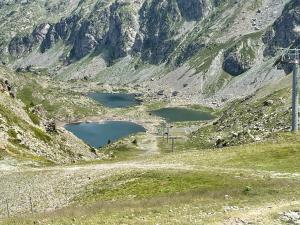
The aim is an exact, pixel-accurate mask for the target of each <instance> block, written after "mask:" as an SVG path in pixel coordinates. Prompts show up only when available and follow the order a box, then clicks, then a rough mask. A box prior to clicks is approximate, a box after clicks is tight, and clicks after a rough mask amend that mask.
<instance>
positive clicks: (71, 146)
mask: <svg viewBox="0 0 300 225" xmlns="http://www.w3.org/2000/svg"><path fill="white" fill-rule="evenodd" d="M19 76H20V75H19ZM17 80H19V77H17V76H16V75H15V74H14V73H13V72H11V71H9V70H7V69H5V68H2V67H1V68H0V159H1V160H4V162H7V164H8V165H10V164H11V163H13V164H14V160H17V161H20V162H22V163H25V164H36V165H38V164H39V163H41V164H52V163H63V162H64V163H71V162H76V161H81V160H90V159H95V158H98V156H97V155H96V154H95V152H94V151H93V150H92V149H90V148H89V147H88V146H86V145H85V144H84V143H83V142H81V141H80V140H78V139H77V138H75V137H74V136H73V135H71V134H70V133H68V132H66V131H65V130H64V129H60V128H57V127H56V124H55V122H54V121H53V120H51V119H49V117H47V116H46V114H45V113H44V110H43V108H42V106H41V105H34V104H33V103H31V105H26V104H24V103H23V102H22V101H21V100H20V99H17V98H16V96H19V93H18V91H19V90H20V89H19V87H18V86H17V85H15V84H14V82H16V81H17ZM12 159H14V160H12ZM2 162H3V161H2ZM1 165H5V163H4V164H3V163H2V164H1ZM4 169H5V168H4Z"/></svg>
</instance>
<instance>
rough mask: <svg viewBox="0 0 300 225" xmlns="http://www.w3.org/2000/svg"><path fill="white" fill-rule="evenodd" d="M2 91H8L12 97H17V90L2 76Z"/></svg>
mask: <svg viewBox="0 0 300 225" xmlns="http://www.w3.org/2000/svg"><path fill="white" fill-rule="evenodd" d="M0 93H7V94H8V95H9V96H10V97H12V98H15V97H16V90H15V88H14V86H13V85H12V84H11V83H10V82H9V81H8V80H7V79H2V78H0Z"/></svg>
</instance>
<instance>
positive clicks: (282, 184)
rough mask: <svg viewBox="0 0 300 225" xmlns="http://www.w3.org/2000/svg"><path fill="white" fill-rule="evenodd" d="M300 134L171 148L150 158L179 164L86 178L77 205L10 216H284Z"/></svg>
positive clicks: (203, 219)
mask: <svg viewBox="0 0 300 225" xmlns="http://www.w3.org/2000/svg"><path fill="white" fill-rule="evenodd" d="M299 140H300V136H299V135H292V134H287V133H282V134H279V135H277V136H276V137H274V138H273V139H270V140H268V141H267V142H265V143H261V144H251V145H243V146H239V147H231V148H226V149H223V150H220V151H217V150H203V151H202V152H199V151H189V150H186V151H184V152H177V153H173V154H164V155H162V156H159V157H150V158H149V159H147V160H146V161H144V160H143V161H142V162H144V164H145V165H147V164H150V163H154V162H155V163H157V162H159V163H161V164H168V165H171V164H174V165H180V166H177V168H176V169H175V168H174V169H171V170H170V169H142V170H135V169H132V170H127V171H123V170H115V171H114V172H113V174H112V175H111V176H109V177H108V178H102V179H98V180H97V181H95V182H92V183H90V184H89V185H88V186H86V188H85V191H84V192H83V193H82V194H80V195H79V196H77V197H76V198H75V202H79V203H80V205H81V206H78V203H76V204H75V205H76V206H75V205H74V206H70V207H67V208H65V209H62V210H58V211H56V212H53V213H46V214H35V215H24V217H21V218H12V219H9V220H2V224H7V223H9V224H12V225H17V224H32V223H40V224H44V223H46V224H63V225H65V224H70V223H75V224H91V225H92V224H220V223H228V224H235V221H247V222H249V223H250V222H251V223H254V224H257V223H258V224H260V223H262V224H278V222H279V221H280V215H279V213H282V212H285V211H287V210H295V209H297V208H298V207H299V206H300V205H299V200H300V199H299V194H300V193H299V191H298V186H299V184H300V183H299V182H300V180H299V175H298V174H299V172H300V167H299V166H298V161H299V159H300V154H299V151H298V149H299V148H300V145H299Z"/></svg>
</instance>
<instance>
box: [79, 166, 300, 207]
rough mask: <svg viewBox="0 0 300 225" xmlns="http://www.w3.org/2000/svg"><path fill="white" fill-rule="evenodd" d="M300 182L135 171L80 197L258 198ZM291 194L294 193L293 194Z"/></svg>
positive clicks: (90, 188) (89, 199)
mask: <svg viewBox="0 0 300 225" xmlns="http://www.w3.org/2000/svg"><path fill="white" fill-rule="evenodd" d="M298 183H299V182H298V181H285V180H280V179H270V178H259V177H252V176H246V175H240V176H235V175H232V174H226V173H216V172H215V173H214V172H195V171H159V170H157V171H145V172H142V171H133V172H129V173H123V174H119V175H116V176H113V177H110V178H106V179H104V180H102V181H99V182H96V183H94V184H93V185H91V186H88V187H87V189H86V192H85V194H84V195H83V196H81V197H80V199H79V201H81V202H83V203H87V202H94V201H99V200H104V201H112V200H113V201H115V200H129V199H148V198H160V197H167V198H172V196H173V197H175V196H178V195H184V196H186V198H187V200H188V199H189V200H190V199H192V198H199V199H206V198H214V199H215V200H218V199H219V200H221V199H223V198H224V195H230V196H231V197H232V198H234V199H236V200H239V201H252V200H251V198H255V199H253V200H256V201H258V200H259V199H256V198H258V197H259V196H260V197H264V198H272V197H274V196H273V195H277V194H278V195H279V194H281V193H284V192H286V193H290V191H291V190H290V188H291V187H292V186H294V187H296V184H298ZM290 194H291V193H290Z"/></svg>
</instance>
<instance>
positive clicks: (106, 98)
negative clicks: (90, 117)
mask: <svg viewBox="0 0 300 225" xmlns="http://www.w3.org/2000/svg"><path fill="white" fill-rule="evenodd" d="M88 96H89V97H90V98H92V99H94V100H95V101H97V102H99V103H100V104H102V105H104V106H106V107H109V108H127V107H131V106H135V105H139V104H140V103H141V101H140V100H138V99H136V96H135V95H134V94H126V93H102V92H94V93H89V94H88Z"/></svg>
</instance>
